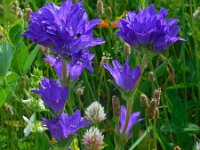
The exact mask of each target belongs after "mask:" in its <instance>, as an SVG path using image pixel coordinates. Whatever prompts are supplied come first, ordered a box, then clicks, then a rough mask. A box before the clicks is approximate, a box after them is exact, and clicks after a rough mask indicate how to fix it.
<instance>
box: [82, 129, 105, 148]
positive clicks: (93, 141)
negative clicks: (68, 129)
mask: <svg viewBox="0 0 200 150" xmlns="http://www.w3.org/2000/svg"><path fill="white" fill-rule="evenodd" d="M103 138H104V136H103V135H102V132H101V131H100V130H99V129H98V128H96V127H91V128H90V129H89V130H87V131H86V132H85V134H84V135H83V143H84V145H85V147H86V150H101V149H103Z"/></svg>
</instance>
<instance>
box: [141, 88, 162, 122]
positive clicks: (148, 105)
mask: <svg viewBox="0 0 200 150" xmlns="http://www.w3.org/2000/svg"><path fill="white" fill-rule="evenodd" d="M160 94H161V90H160V89H156V90H155V91H154V93H153V97H152V99H151V101H150V102H148V100H147V96H146V95H145V94H142V95H141V97H140V101H141V105H142V106H143V107H144V108H145V109H146V115H147V118H148V119H157V118H159V109H158V106H159V104H160Z"/></svg>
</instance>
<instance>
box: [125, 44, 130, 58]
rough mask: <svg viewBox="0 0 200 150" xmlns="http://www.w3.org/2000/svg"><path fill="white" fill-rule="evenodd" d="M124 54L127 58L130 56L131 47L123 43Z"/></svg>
mask: <svg viewBox="0 0 200 150" xmlns="http://www.w3.org/2000/svg"><path fill="white" fill-rule="evenodd" d="M124 53H125V55H128V56H129V55H130V54H131V47H130V45H129V44H127V43H124Z"/></svg>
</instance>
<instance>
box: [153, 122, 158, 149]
mask: <svg viewBox="0 0 200 150" xmlns="http://www.w3.org/2000/svg"><path fill="white" fill-rule="evenodd" d="M153 134H154V146H155V149H156V150H157V142H156V135H157V131H156V118H154V122H153Z"/></svg>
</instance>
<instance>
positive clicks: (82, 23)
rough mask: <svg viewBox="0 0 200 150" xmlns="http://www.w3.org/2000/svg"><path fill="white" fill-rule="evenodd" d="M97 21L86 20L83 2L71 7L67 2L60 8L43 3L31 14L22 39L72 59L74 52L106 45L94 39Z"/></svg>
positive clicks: (68, 1)
mask: <svg viewBox="0 0 200 150" xmlns="http://www.w3.org/2000/svg"><path fill="white" fill-rule="evenodd" d="M100 22H101V20H100V19H94V20H91V21H89V20H88V15H87V13H86V11H85V10H84V8H83V3H82V2H79V3H75V4H73V3H72V1H71V0H66V1H64V2H63V3H62V4H61V6H60V7H59V6H56V5H54V4H46V5H45V6H44V7H42V8H40V9H39V10H38V12H34V13H32V14H31V19H30V21H29V25H28V30H27V31H26V32H25V33H24V34H23V36H26V37H28V38H29V39H31V40H32V41H33V42H35V43H38V44H41V45H43V46H47V47H50V48H52V47H53V52H55V53H57V54H59V55H60V56H68V55H70V56H71V55H73V54H74V52H76V51H82V50H85V49H88V48H90V47H93V46H96V45H99V44H103V43H104V42H105V41H104V40H102V39H100V38H93V28H94V27H95V26H96V25H97V24H98V23H100Z"/></svg>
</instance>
